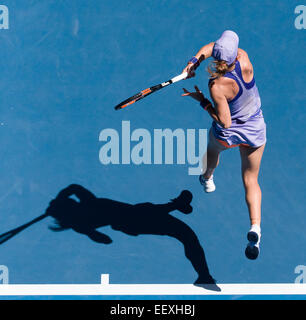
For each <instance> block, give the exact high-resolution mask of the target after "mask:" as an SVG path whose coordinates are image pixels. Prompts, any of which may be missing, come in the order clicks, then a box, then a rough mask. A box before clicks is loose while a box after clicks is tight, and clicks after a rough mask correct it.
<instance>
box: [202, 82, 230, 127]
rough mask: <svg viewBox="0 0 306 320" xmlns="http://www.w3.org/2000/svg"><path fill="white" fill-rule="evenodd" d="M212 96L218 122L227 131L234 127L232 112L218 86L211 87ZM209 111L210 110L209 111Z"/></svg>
mask: <svg viewBox="0 0 306 320" xmlns="http://www.w3.org/2000/svg"><path fill="white" fill-rule="evenodd" d="M209 91H210V96H211V98H212V100H213V103H214V107H212V108H213V111H214V114H215V116H216V118H217V122H218V123H219V124H220V125H221V126H222V127H223V128H225V129H227V128H229V127H230V126H231V125H232V119H231V112H230V108H229V105H228V102H227V99H226V97H225V95H224V94H223V93H222V90H221V87H220V85H218V84H213V85H211V86H210V87H209ZM208 111H209V110H208Z"/></svg>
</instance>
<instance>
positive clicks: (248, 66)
mask: <svg viewBox="0 0 306 320" xmlns="http://www.w3.org/2000/svg"><path fill="white" fill-rule="evenodd" d="M237 60H238V61H239V62H240V65H241V69H242V74H243V76H244V77H246V78H249V77H251V76H252V75H253V65H252V63H251V60H250V58H249V55H248V54H247V52H246V51H245V50H243V49H240V48H239V49H238V55H237Z"/></svg>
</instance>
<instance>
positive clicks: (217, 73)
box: [207, 60, 235, 79]
mask: <svg viewBox="0 0 306 320" xmlns="http://www.w3.org/2000/svg"><path fill="white" fill-rule="evenodd" d="M234 64H235V62H233V63H232V64H231V65H228V64H227V63H226V62H225V61H224V60H214V61H213V62H212V63H211V64H210V65H209V66H208V67H207V71H208V73H209V74H210V78H211V79H213V78H220V77H223V76H224V75H225V74H226V73H227V72H228V71H229V69H230V68H231V67H232V66H233V65H234Z"/></svg>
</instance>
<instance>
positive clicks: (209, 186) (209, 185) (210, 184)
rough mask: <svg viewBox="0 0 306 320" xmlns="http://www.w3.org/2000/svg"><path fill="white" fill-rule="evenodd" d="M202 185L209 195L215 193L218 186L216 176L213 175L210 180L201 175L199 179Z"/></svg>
mask: <svg viewBox="0 0 306 320" xmlns="http://www.w3.org/2000/svg"><path fill="white" fill-rule="evenodd" d="M199 180H200V183H201V185H202V186H203V187H204V191H205V192H207V193H210V192H214V191H215V190H216V185H215V183H214V176H213V175H212V176H211V177H210V178H209V179H205V178H204V177H203V175H202V174H201V175H200V177H199Z"/></svg>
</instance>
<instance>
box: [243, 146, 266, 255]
mask: <svg viewBox="0 0 306 320" xmlns="http://www.w3.org/2000/svg"><path fill="white" fill-rule="evenodd" d="M264 148H265V145H263V146H261V147H259V148H250V147H245V146H240V155H241V171H242V180H243V185H244V188H245V200H246V203H247V206H248V209H249V217H250V224H251V229H250V231H249V232H248V236H247V238H248V240H249V243H248V245H247V248H246V251H245V254H246V256H247V258H249V259H256V258H257V257H258V255H259V243H260V237H261V228H260V223H261V189H260V186H259V184H258V174H259V169H260V163H261V159H262V155H263V152H264Z"/></svg>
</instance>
